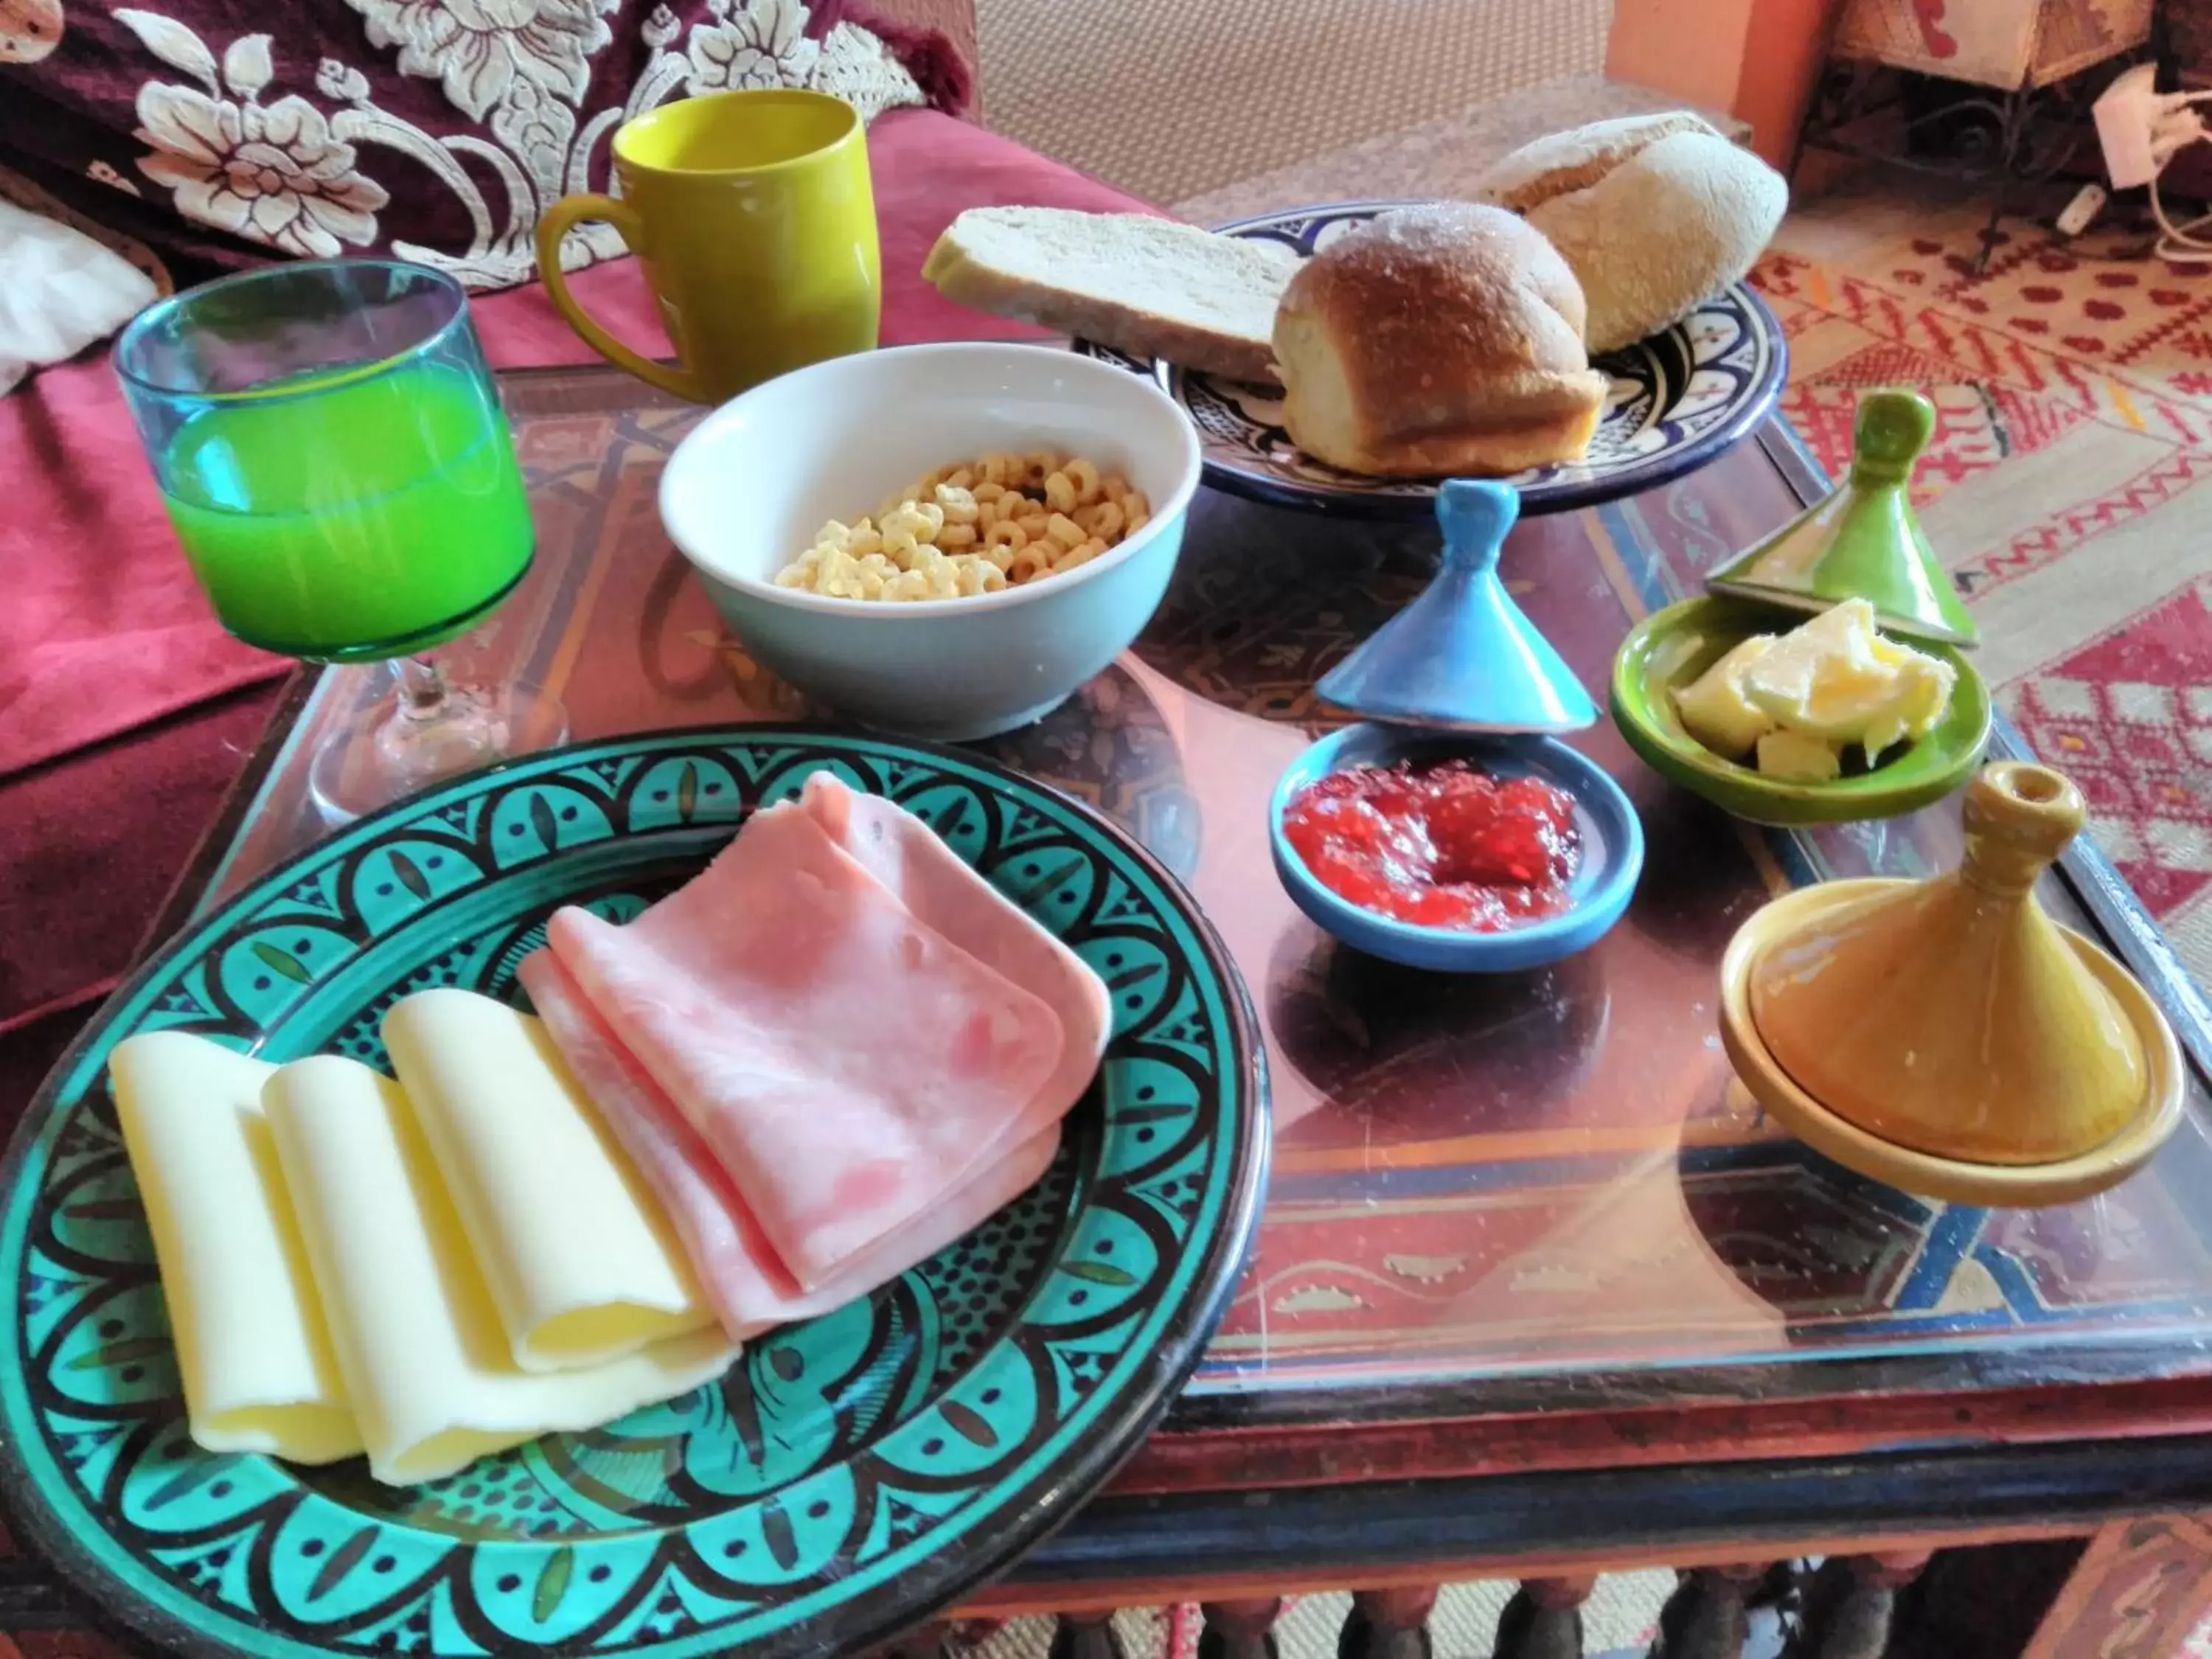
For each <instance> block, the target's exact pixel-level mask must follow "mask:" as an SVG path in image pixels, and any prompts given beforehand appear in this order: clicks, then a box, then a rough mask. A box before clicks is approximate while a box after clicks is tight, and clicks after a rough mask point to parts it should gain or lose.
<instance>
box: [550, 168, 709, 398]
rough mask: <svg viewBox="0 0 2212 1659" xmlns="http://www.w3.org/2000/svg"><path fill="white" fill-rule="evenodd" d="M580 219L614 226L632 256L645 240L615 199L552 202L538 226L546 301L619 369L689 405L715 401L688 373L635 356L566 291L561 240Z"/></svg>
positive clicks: (580, 198)
mask: <svg viewBox="0 0 2212 1659" xmlns="http://www.w3.org/2000/svg"><path fill="white" fill-rule="evenodd" d="M582 219H600V220H605V222H607V223H608V224H611V225H612V226H613V227H614V228H616V229H617V230H618V231H620V232H621V233H622V239H623V241H625V242H627V243H629V247H630V251H631V252H633V253H635V252H637V250H638V247H639V246H640V244H641V242H642V240H644V228H643V226H642V225H641V223H640V222H639V220H638V216H637V210H635V208H633V207H631V206H630V205H629V204H628V203H627V202H618V201H617V200H616V199H615V198H614V197H611V196H597V195H592V196H563V197H562V198H561V199H560V200H559V201H557V202H556V203H554V204H553V205H552V206H551V207H550V208H548V209H546V210H545V212H544V216H542V217H541V218H539V220H538V276H540V277H542V278H543V279H544V283H545V297H546V298H547V299H549V300H550V301H552V302H553V308H554V309H555V310H556V311H557V312H559V313H561V315H562V318H563V319H565V320H566V321H567V323H568V326H569V327H570V328H573V329H574V330H575V331H576V333H577V336H578V337H580V339H581V340H582V341H583V343H585V344H586V345H587V346H589V347H591V348H592V350H594V351H596V352H598V353H599V356H602V357H605V359H606V360H607V361H608V362H611V363H612V364H614V365H615V367H617V368H625V369H628V370H629V372H630V373H631V374H635V375H636V376H637V378H638V379H639V380H643V381H645V382H646V383H647V384H648V385H650V386H659V388H660V389H661V390H662V391H663V392H673V393H675V394H676V396H678V397H679V398H684V399H686V400H687V401H689V402H691V403H695V404H711V403H713V402H714V398H713V397H712V396H711V395H710V394H709V393H708V392H707V390H706V389H705V388H704V387H703V386H701V385H700V384H699V383H698V381H697V380H694V379H693V378H692V377H691V375H690V373H689V372H688V371H687V370H684V369H682V368H671V367H670V366H669V365H668V364H666V363H657V362H653V359H652V358H650V357H647V356H644V355H643V354H642V353H640V352H636V351H633V350H632V349H630V348H629V347H628V346H626V345H624V344H623V343H622V342H621V341H620V340H617V338H615V337H614V336H613V335H611V334H610V333H608V332H607V331H606V330H605V329H604V328H602V327H600V326H599V323H598V322H597V320H595V319H593V318H592V314H591V313H589V312H587V311H586V310H585V309H584V307H582V306H581V305H580V304H579V303H578V302H577V300H576V297H575V296H574V295H572V294H570V293H569V292H568V276H567V274H566V273H565V272H563V271H562V269H561V239H562V237H564V236H566V235H567V234H568V228H569V227H570V226H571V225H573V224H574V223H576V222H578V221H579V220H582Z"/></svg>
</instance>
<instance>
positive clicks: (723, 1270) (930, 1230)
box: [520, 951, 1060, 1342]
mask: <svg viewBox="0 0 2212 1659" xmlns="http://www.w3.org/2000/svg"><path fill="white" fill-rule="evenodd" d="M520 975H521V978H522V983H523V986H524V988H525V989H526V990H527V991H528V992H529V993H530V998H531V1000H532V1002H533V1003H534V1004H535V1005H536V1006H537V1009H538V1018H540V1019H542V1020H544V1023H545V1029H546V1030H547V1031H548V1032H549V1033H550V1034H551V1036H552V1037H553V1040H554V1042H555V1043H556V1046H558V1047H559V1048H560V1049H561V1052H562V1056H563V1058H565V1059H566V1060H568V1066H569V1069H570V1070H571V1071H572V1072H574V1073H575V1075H576V1080H577V1081H578V1082H579V1083H580V1084H581V1085H583V1088H584V1092H585V1094H586V1096H588V1097H590V1098H591V1100H592V1103H594V1104H595V1105H596V1106H597V1107H598V1108H599V1114H600V1115H601V1116H602V1117H603V1118H605V1121H606V1123H607V1127H609V1128H610V1129H611V1131H612V1132H613V1133H614V1136H615V1139H617V1141H619V1142H620V1143H621V1145H622V1147H623V1151H624V1152H628V1153H629V1158H630V1162H631V1163H632V1164H635V1165H636V1166H637V1170H638V1172H639V1173H640V1174H641V1176H643V1177H644V1178H645V1182H646V1185H647V1187H649V1188H652V1190H653V1195H654V1197H656V1198H657V1199H659V1201H660V1206H661V1208H662V1209H663V1210H665V1212H667V1214H668V1217H669V1219H670V1221H671V1223H672V1224H673V1225H674V1226H675V1228H676V1233H677V1237H679V1238H680V1239H682V1240H683V1242H684V1249H685V1250H686V1252H687V1253H688V1254H689V1255H690V1258H691V1265H692V1267H693V1270H694V1271H695V1272H696V1273H697V1274H698V1277H699V1282H700V1284H701V1285H702V1287H703V1288H704V1290H705V1291H706V1293H707V1296H708V1300H710V1301H711V1302H713V1303H714V1306H715V1310H716V1311H717V1312H718V1313H719V1314H720V1316H721V1321H722V1324H723V1328H725V1329H726V1331H727V1332H728V1334H730V1336H731V1337H732V1338H733V1339H734V1340H738V1341H740V1342H742V1341H744V1340H747V1339H748V1338H750V1337H752V1336H754V1335H757V1334H759V1333H760V1332H762V1331H763V1330H766V1329H769V1328H770V1327H773V1326H776V1325H782V1324H787V1323H789V1322H792V1321H793V1320H799V1319H811V1318H812V1317H813V1316H815V1315H817V1314H822V1313H827V1312H829V1310H831V1309H833V1308H837V1307H842V1305H843V1304H845V1303H847V1302H848V1301H850V1300H852V1299H853V1298H854V1297H858V1296H865V1295H866V1294H867V1293H868V1292H869V1291H872V1290H873V1289H875V1288H876V1286H878V1285H881V1284H884V1283H886V1282H887V1281H889V1280H890V1279H894V1278H896V1277H897V1275H899V1274H900V1273H904V1272H905V1271H906V1270H907V1269H908V1268H909V1267H913V1266H915V1264H916V1263H917V1262H920V1261H926V1260H927V1259H928V1258H929V1257H930V1256H933V1255H935V1254H936V1253H937V1252H938V1251H939V1250H941V1249H944V1248H945V1246H946V1245H947V1244H950V1243H952V1241H953V1240H955V1239H957V1238H958V1237H961V1235H962V1234H963V1233H966V1232H968V1231H969V1230H970V1229H972V1228H974V1227H976V1226H978V1225H981V1223H982V1222H984V1221H985V1220H987V1219H988V1218H990V1217H991V1216H992V1215H993V1214H994V1213H995V1212H997V1211H998V1210H999V1209H1000V1207H1001V1206H1004V1205H1005V1204H1006V1203H1007V1202H1009V1201H1010V1200H1012V1199H1013V1198H1015V1197H1016V1196H1017V1195H1018V1194H1021V1193H1023V1192H1024V1191H1026V1190H1027V1189H1028V1188H1030V1186H1031V1185H1032V1184H1033V1183H1034V1182H1036V1180H1037V1179H1038V1177H1039V1176H1042V1175H1043V1174H1044V1172H1045V1170H1046V1168H1047V1167H1048V1165H1049V1164H1051V1163H1052V1158H1053V1153H1054V1152H1055V1151H1056V1150H1058V1148H1059V1146H1060V1126H1059V1124H1058V1122H1057V1121H1054V1123H1053V1124H1052V1125H1051V1126H1050V1127H1047V1128H1046V1129H1044V1130H1043V1131H1042V1132H1041V1133H1036V1134H1034V1135H1031V1136H1030V1138H1029V1139H1026V1140H1024V1141H1023V1142H1021V1143H1020V1144H1019V1145H1018V1146H1015V1147H1014V1148H1013V1149H1012V1151H1011V1152H1008V1153H1007V1154H1006V1156H1005V1157H1004V1158H1000V1159H998V1160H997V1161H996V1162H995V1163H993V1164H990V1165H989V1166H987V1168H985V1169H982V1170H978V1171H976V1172H975V1174H974V1175H973V1176H970V1177H969V1180H968V1181H967V1182H966V1183H965V1184H964V1185H963V1186H962V1187H960V1188H958V1189H957V1191H955V1192H953V1193H951V1194H948V1195H946V1197H945V1199H944V1200H942V1201H941V1202H939V1203H938V1204H936V1205H933V1206H931V1207H930V1208H929V1209H927V1210H926V1211H924V1212H922V1214H921V1216H920V1217H918V1218H916V1219H915V1220H914V1221H913V1222H911V1223H909V1224H908V1225H906V1226H904V1227H902V1228H899V1229H896V1231H892V1232H890V1233H887V1234H885V1235H884V1237H882V1238H881V1239H879V1240H878V1241H877V1242H876V1243H874V1244H872V1245H871V1246H869V1247H868V1248H867V1249H864V1250H861V1251H859V1252H857V1253H856V1254H854V1255H852V1256H850V1257H848V1259H847V1260H846V1261H845V1263H844V1264H843V1265H842V1267H840V1268H839V1269H838V1270H837V1271H836V1273H833V1274H831V1275H830V1277H829V1279H825V1280H824V1281H823V1283H822V1284H821V1285H817V1287H815V1288H814V1289H813V1290H811V1291H803V1290H801V1289H800V1288H799V1285H798V1284H797V1282H796V1281H795V1280H793V1278H792V1277H791V1275H790V1274H789V1273H787V1272H786V1271H785V1270H784V1267H783V1264H782V1263H781V1261H778V1260H777V1259H776V1255H775V1251H774V1250H773V1249H770V1248H769V1243H768V1241H767V1239H766V1237H764V1236H763V1234H762V1232H761V1230H760V1227H759V1225H758V1224H757V1223H756V1222H755V1221H754V1220H753V1218H752V1216H751V1214H750V1212H748V1211H747V1209H746V1208H745V1203H744V1199H743V1198H742V1197H740V1196H739V1195H738V1189H737V1187H736V1185H735V1183H733V1182H732V1181H731V1179H730V1177H729V1176H728V1175H727V1174H726V1172H725V1171H724V1170H723V1169H722V1167H721V1165H720V1164H717V1163H716V1162H715V1161H714V1155H713V1154H712V1153H711V1152H708V1150H707V1144H706V1142H705V1141H703V1140H702V1139H700V1137H699V1134H698V1132H697V1131H696V1130H695V1129H693V1128H692V1127H691V1126H690V1124H689V1123H688V1122H686V1121H684V1115H683V1114H682V1113H681V1112H679V1111H678V1110H677V1109H676V1107H675V1105H674V1103H672V1102H671V1101H670V1100H669V1098H668V1097H667V1096H666V1095H665V1094H664V1093H662V1092H661V1091H660V1088H659V1085H657V1084H655V1083H654V1082H653V1079H651V1078H650V1077H648V1076H647V1075H646V1073H645V1072H644V1071H643V1069H642V1068H641V1067H640V1066H638V1064H637V1063H636V1061H635V1060H632V1059H631V1058H630V1057H629V1055H628V1054H626V1053H624V1052H623V1048H622V1045H621V1044H620V1043H619V1042H617V1041H616V1040H615V1039H614V1037H613V1036H612V1035H611V1033H609V1032H608V1030H606V1028H605V1026H604V1025H602V1024H600V1023H599V1018H598V1016H597V1015H596V1014H594V1013H593V1012H592V1009H591V1006H590V1005H589V1004H588V1003H586V1001H585V1000H584V998H583V995H582V994H581V993H580V992H579V991H578V990H577V988H576V984H575V981H574V980H572V979H571V978H569V976H568V970H567V969H564V968H562V966H561V964H560V963H559V962H558V961H556V959H555V957H554V956H553V954H552V952H550V951H537V952H535V953H534V954H532V955H531V956H529V957H526V958H524V960H523V963H522V966H521V968H520Z"/></svg>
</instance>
